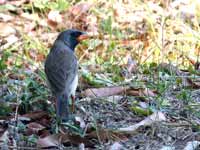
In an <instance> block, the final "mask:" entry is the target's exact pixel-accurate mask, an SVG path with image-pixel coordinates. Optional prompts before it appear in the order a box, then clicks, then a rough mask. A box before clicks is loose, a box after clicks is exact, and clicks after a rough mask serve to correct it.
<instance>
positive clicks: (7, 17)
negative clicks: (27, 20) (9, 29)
mask: <svg viewBox="0 0 200 150" xmlns="http://www.w3.org/2000/svg"><path fill="white" fill-rule="evenodd" d="M13 18H14V17H12V16H10V15H7V14H3V13H0V20H1V21H3V22H8V21H11V20H13Z"/></svg>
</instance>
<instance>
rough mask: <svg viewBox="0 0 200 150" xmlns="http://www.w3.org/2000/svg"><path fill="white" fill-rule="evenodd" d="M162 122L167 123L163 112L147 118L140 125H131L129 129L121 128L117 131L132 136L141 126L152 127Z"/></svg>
mask: <svg viewBox="0 0 200 150" xmlns="http://www.w3.org/2000/svg"><path fill="white" fill-rule="evenodd" d="M160 121H166V117H165V115H164V114H163V113H162V112H155V113H153V114H152V115H150V116H148V117H147V118H145V119H144V120H142V121H140V122H139V123H137V124H134V125H131V126H129V127H124V128H119V129H118V130H117V131H118V132H123V133H128V134H131V133H134V132H135V131H136V130H137V129H138V128H139V127H141V126H150V125H152V124H153V123H154V122H160Z"/></svg>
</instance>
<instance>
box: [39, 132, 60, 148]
mask: <svg viewBox="0 0 200 150" xmlns="http://www.w3.org/2000/svg"><path fill="white" fill-rule="evenodd" d="M62 136H63V134H54V135H50V136H47V137H45V138H41V139H39V140H38V141H37V147H40V148H48V147H58V146H59V145H60V143H61V139H62Z"/></svg>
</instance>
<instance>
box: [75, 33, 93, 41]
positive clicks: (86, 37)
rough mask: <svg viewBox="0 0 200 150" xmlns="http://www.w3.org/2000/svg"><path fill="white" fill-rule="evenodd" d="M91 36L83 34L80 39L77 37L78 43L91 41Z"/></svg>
mask: <svg viewBox="0 0 200 150" xmlns="http://www.w3.org/2000/svg"><path fill="white" fill-rule="evenodd" d="M89 38H90V36H89V35H88V34H82V35H80V36H79V37H77V41H79V42H81V41H83V40H86V39H89Z"/></svg>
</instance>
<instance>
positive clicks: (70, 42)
mask: <svg viewBox="0 0 200 150" xmlns="http://www.w3.org/2000/svg"><path fill="white" fill-rule="evenodd" d="M88 38H89V36H88V35H87V34H86V33H85V32H82V31H79V30H75V29H70V30H65V31H63V32H61V33H60V34H59V35H58V37H57V40H59V41H62V42H64V43H65V45H67V46H68V47H70V48H71V49H72V50H73V51H74V48H75V47H76V45H77V44H78V43H79V42H81V41H82V40H85V39H88Z"/></svg>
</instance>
